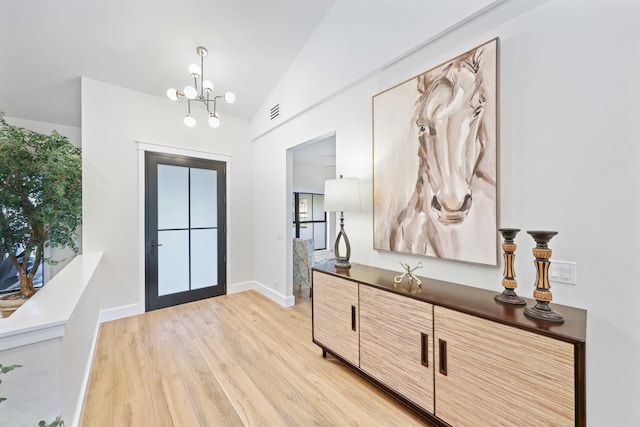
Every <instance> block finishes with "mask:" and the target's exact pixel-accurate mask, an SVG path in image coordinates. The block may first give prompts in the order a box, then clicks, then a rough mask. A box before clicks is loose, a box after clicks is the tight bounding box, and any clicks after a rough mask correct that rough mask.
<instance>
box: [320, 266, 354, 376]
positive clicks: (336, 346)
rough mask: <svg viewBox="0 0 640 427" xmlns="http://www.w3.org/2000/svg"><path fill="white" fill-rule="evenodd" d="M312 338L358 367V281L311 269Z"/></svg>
mask: <svg viewBox="0 0 640 427" xmlns="http://www.w3.org/2000/svg"><path fill="white" fill-rule="evenodd" d="M312 301H313V340H314V341H315V342H316V343H318V344H320V345H322V346H323V347H325V348H327V349H329V350H330V351H331V352H332V353H335V354H337V355H338V356H340V357H342V358H343V359H345V360H346V361H348V362H349V363H351V364H353V365H354V366H356V367H357V366H359V360H360V352H359V346H358V284H357V283H355V282H351V281H349V280H344V279H340V278H338V277H335V276H331V275H329V274H324V273H319V272H317V271H314V272H313V300H312Z"/></svg>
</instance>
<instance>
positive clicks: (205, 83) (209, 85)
mask: <svg viewBox="0 0 640 427" xmlns="http://www.w3.org/2000/svg"><path fill="white" fill-rule="evenodd" d="M202 87H203V88H204V90H206V91H207V92H211V91H212V90H213V83H212V82H211V80H205V81H203V82H202Z"/></svg>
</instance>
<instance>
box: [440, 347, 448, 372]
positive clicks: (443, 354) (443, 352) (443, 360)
mask: <svg viewBox="0 0 640 427" xmlns="http://www.w3.org/2000/svg"><path fill="white" fill-rule="evenodd" d="M438 343H439V347H440V366H439V368H440V369H439V371H440V373H441V374H442V375H444V376H447V342H446V341H445V340H438Z"/></svg>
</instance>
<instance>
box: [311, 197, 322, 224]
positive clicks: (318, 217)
mask: <svg viewBox="0 0 640 427" xmlns="http://www.w3.org/2000/svg"><path fill="white" fill-rule="evenodd" d="M313 220H314V221H324V194H314V195H313Z"/></svg>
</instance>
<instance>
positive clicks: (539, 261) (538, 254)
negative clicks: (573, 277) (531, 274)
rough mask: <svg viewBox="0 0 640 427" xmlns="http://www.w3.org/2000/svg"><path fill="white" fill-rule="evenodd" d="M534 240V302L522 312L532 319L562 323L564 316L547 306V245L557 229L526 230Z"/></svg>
mask: <svg viewBox="0 0 640 427" xmlns="http://www.w3.org/2000/svg"><path fill="white" fill-rule="evenodd" d="M527 233H529V234H530V235H531V237H533V239H534V240H535V241H536V247H535V248H533V256H534V257H535V258H536V259H535V261H534V262H533V263H534V265H535V266H536V283H535V285H536V288H535V289H534V291H533V298H535V300H536V304H535V305H534V306H533V307H526V308H525V309H524V314H526V315H527V316H529V317H533V318H534V319H541V320H548V321H549V322H556V323H563V322H564V317H562V315H561V314H560V313H558V312H557V311H554V310H552V309H551V307H549V303H550V302H551V300H552V296H551V290H550V288H551V285H549V265H550V264H551V262H550V261H549V258H551V249H549V247H548V245H547V244H548V243H549V240H551V238H552V237H553V236H555V235H556V234H558V232H557V231H527Z"/></svg>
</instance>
